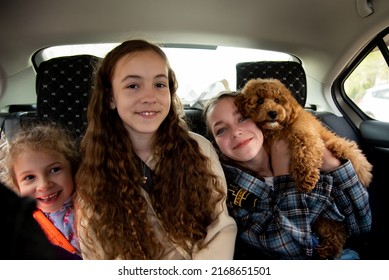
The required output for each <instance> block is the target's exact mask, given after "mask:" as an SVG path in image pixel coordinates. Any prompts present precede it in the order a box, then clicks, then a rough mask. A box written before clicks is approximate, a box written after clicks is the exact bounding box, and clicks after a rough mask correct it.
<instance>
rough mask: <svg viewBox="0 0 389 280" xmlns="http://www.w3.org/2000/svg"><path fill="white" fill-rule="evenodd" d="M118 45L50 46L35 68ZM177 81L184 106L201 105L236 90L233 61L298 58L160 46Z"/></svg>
mask: <svg viewBox="0 0 389 280" xmlns="http://www.w3.org/2000/svg"><path fill="white" fill-rule="evenodd" d="M116 45H117V44H116V43H112V44H93V45H92V44H90V45H69V46H53V47H49V48H45V49H42V50H39V51H38V52H37V53H35V54H34V55H33V56H32V60H33V65H34V67H39V64H40V63H41V62H42V61H45V60H48V59H51V58H54V57H58V56H66V55H76V54H92V55H95V56H98V57H104V56H105V55H106V53H107V52H108V51H109V50H111V49H112V48H114V47H115V46H116ZM162 46H163V47H162V48H163V50H164V51H165V53H166V55H167V56H168V58H169V61H170V64H171V66H172V68H173V70H174V71H175V73H176V76H177V80H178V91H177V94H178V96H180V98H181V100H182V102H183V104H184V105H186V106H191V107H202V104H203V103H204V101H205V100H207V99H209V98H211V97H212V96H214V95H216V94H217V93H218V92H220V91H223V90H235V89H236V68H235V67H236V64H237V63H239V62H248V61H263V60H270V61H298V62H300V60H299V59H298V58H296V57H294V56H293V55H290V54H287V53H282V52H275V51H266V50H258V49H248V48H234V47H223V46H199V45H194V46H192V45H191V46H187V45H162Z"/></svg>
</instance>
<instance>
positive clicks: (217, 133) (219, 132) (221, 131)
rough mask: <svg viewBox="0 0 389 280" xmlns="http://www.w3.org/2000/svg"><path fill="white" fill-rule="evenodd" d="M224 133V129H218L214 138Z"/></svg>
mask: <svg viewBox="0 0 389 280" xmlns="http://www.w3.org/2000/svg"><path fill="white" fill-rule="evenodd" d="M225 131H226V129H225V128H219V129H218V130H216V136H218V135H221V134H223V133H224V132H225Z"/></svg>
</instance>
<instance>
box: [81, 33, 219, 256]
mask: <svg viewBox="0 0 389 280" xmlns="http://www.w3.org/2000/svg"><path fill="white" fill-rule="evenodd" d="M149 50H153V51H155V52H156V53H157V54H159V55H160V56H161V57H162V58H163V59H164V60H165V61H166V64H167V66H168V69H169V71H168V79H169V89H170V94H171V99H172V102H171V107H170V110H169V113H168V115H167V117H166V119H165V120H164V121H163V122H162V124H161V125H160V127H159V128H158V131H157V133H156V137H155V141H154V144H153V150H154V155H155V156H156V158H157V159H158V162H157V164H156V166H155V170H153V181H154V182H155V183H154V187H153V190H152V191H151V193H150V199H151V202H152V204H153V208H154V210H155V212H156V214H157V217H158V219H159V220H160V222H161V223H162V226H163V228H164V230H165V231H166V232H167V235H168V238H169V239H170V240H171V241H172V242H174V243H175V244H177V245H178V246H181V247H182V248H184V249H185V250H186V251H187V252H188V253H189V254H191V253H192V251H193V249H194V245H195V244H196V246H199V248H203V247H204V246H206V244H203V243H204V242H202V241H203V240H204V238H205V236H206V233H207V227H208V226H209V225H210V224H211V223H212V222H213V221H214V220H215V219H216V216H217V215H218V214H219V213H215V205H216V204H217V203H218V202H220V201H221V200H222V199H225V197H224V194H223V191H222V188H221V183H220V180H219V179H218V177H217V176H216V175H215V174H214V173H213V172H212V171H211V162H210V159H209V158H207V157H205V156H204V155H203V154H202V153H201V152H200V147H199V145H198V143H197V142H196V140H194V139H193V138H192V137H191V136H190V135H189V132H188V127H187V125H186V123H185V122H184V121H183V119H182V118H181V116H180V110H182V106H181V103H180V100H179V98H178V96H177V95H176V91H177V87H178V85H177V81H176V76H175V74H174V72H173V70H172V69H171V67H170V65H169V62H168V59H167V57H166V55H165V53H164V52H163V51H162V49H161V48H160V47H159V46H157V45H155V44H152V43H150V42H147V41H144V40H129V41H125V42H123V43H122V44H120V45H119V46H118V47H116V48H115V49H113V50H112V51H111V52H109V53H108V54H107V56H106V57H105V58H104V59H103V60H102V61H101V63H100V65H99V67H98V68H97V72H96V75H95V87H94V91H93V94H92V96H91V100H90V103H89V106H88V113H87V115H88V126H87V129H86V132H85V135H84V137H83V139H82V141H81V152H82V162H81V166H80V168H79V170H78V173H77V176H76V182H77V185H78V190H77V194H76V205H77V204H79V207H80V209H79V211H82V214H83V215H82V216H87V219H88V227H90V228H91V229H92V230H93V232H95V233H96V238H97V239H98V241H99V242H100V243H101V245H102V247H103V248H104V250H105V256H104V257H105V258H107V259H113V258H123V259H158V258H160V257H161V256H162V254H163V246H162V244H160V242H159V241H158V239H157V238H156V236H155V232H154V231H153V229H152V227H151V225H150V224H149V221H148V219H147V209H148V205H147V202H146V199H145V198H144V196H143V194H142V187H141V185H142V183H141V176H142V172H141V170H140V166H139V158H137V155H136V154H135V152H134V148H133V145H132V143H131V140H130V138H129V136H128V132H127V130H126V129H125V128H124V125H123V122H122V120H121V119H120V117H119V115H118V113H117V110H112V109H110V97H111V93H112V92H111V91H112V84H111V81H112V77H113V73H114V70H115V66H116V63H117V62H118V61H119V60H120V59H121V58H122V57H123V56H125V55H128V54H129V53H133V52H142V51H149ZM86 232H87V230H86ZM87 238H89V240H88V241H89V242H86V244H85V245H86V246H88V244H89V247H90V248H88V249H91V250H93V240H91V238H90V236H87Z"/></svg>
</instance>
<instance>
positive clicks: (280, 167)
mask: <svg viewBox="0 0 389 280" xmlns="http://www.w3.org/2000/svg"><path fill="white" fill-rule="evenodd" d="M270 155H271V165H272V168H273V174H274V176H279V175H288V174H289V165H290V150H289V146H288V143H287V142H286V141H285V140H283V139H282V140H278V141H275V142H274V143H273V144H272V146H271V150H270Z"/></svg>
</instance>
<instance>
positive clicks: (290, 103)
mask: <svg viewBox="0 0 389 280" xmlns="http://www.w3.org/2000/svg"><path fill="white" fill-rule="evenodd" d="M281 93H282V95H283V97H284V98H285V99H286V100H287V102H286V103H285V104H284V109H285V111H286V112H287V115H288V122H290V121H293V120H294V119H295V118H296V117H297V115H298V114H299V111H301V110H304V108H303V107H302V106H301V105H300V104H299V103H298V102H297V100H296V98H294V96H293V94H292V92H291V91H290V90H289V89H288V88H287V87H286V86H285V85H283V84H282V87H281Z"/></svg>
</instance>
